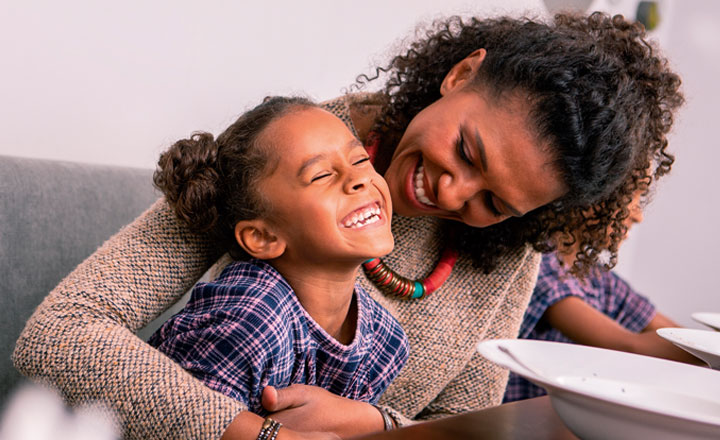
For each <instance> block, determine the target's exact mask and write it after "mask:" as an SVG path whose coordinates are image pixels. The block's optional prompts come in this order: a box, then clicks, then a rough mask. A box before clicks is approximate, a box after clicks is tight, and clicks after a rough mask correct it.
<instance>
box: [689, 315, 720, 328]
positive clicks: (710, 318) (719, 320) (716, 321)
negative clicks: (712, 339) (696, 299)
mask: <svg viewBox="0 0 720 440" xmlns="http://www.w3.org/2000/svg"><path fill="white" fill-rule="evenodd" d="M690 316H692V319H694V320H695V321H697V322H699V323H700V324H704V325H706V326H708V327H710V328H711V329H713V330H715V331H720V313H693V314H692V315H690Z"/></svg>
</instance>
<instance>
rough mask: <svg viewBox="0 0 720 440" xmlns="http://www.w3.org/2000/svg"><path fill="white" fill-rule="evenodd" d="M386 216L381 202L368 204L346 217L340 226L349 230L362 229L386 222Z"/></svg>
mask: <svg viewBox="0 0 720 440" xmlns="http://www.w3.org/2000/svg"><path fill="white" fill-rule="evenodd" d="M385 218H386V215H385V213H384V209H383V207H382V206H381V204H380V202H378V201H375V202H371V203H367V204H365V205H363V206H361V207H359V208H356V209H354V210H353V211H352V212H351V213H349V214H348V215H346V216H345V217H344V218H343V219H342V220H341V221H340V224H341V225H342V226H344V227H345V228H349V229H360V228H364V227H368V226H370V225H374V224H378V223H381V222H383V220H385Z"/></svg>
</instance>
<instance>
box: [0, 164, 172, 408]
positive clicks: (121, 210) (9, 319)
mask: <svg viewBox="0 0 720 440" xmlns="http://www.w3.org/2000/svg"><path fill="white" fill-rule="evenodd" d="M158 197H159V193H158V192H157V191H156V190H155V189H154V188H153V186H152V170H151V169H136V168H126V167H116V166H102V165H92V164H81V163H73V162H62V161H53V160H41V159H28V158H20V157H12V156H1V155H0V280H2V281H1V282H0V289H1V293H0V329H2V331H1V332H0V401H4V400H5V399H6V397H7V394H8V392H9V391H10V390H11V389H12V388H13V387H14V386H15V384H16V383H17V382H18V380H19V379H20V377H21V376H20V374H19V373H17V372H16V371H15V369H14V368H13V366H12V362H11V360H10V355H11V353H12V350H13V348H14V346H15V341H16V340H17V338H18V336H19V335H20V332H21V331H22V329H23V327H24V324H25V321H26V320H27V319H28V318H29V317H30V315H31V314H32V312H33V310H34V309H35V307H37V305H38V304H39V303H40V302H41V301H42V299H43V298H44V297H45V296H46V295H47V293H48V292H49V291H50V290H51V289H52V288H53V287H55V286H56V285H57V284H58V282H59V281H60V280H61V279H62V278H63V277H64V276H65V275H67V274H68V273H70V271H71V270H72V269H73V268H74V267H75V266H76V265H78V264H79V263H80V262H82V261H83V260H84V259H85V258H86V257H87V256H89V255H90V254H91V253H92V252H93V251H94V250H95V249H96V248H97V247H98V246H100V244H102V242H103V241H105V240H106V239H107V238H109V237H110V236H111V235H112V234H114V233H115V232H117V231H118V230H119V229H120V228H121V227H122V226H124V225H125V224H127V223H129V222H130V221H131V220H132V219H133V218H135V217H136V216H137V215H138V214H140V213H141V212H142V211H144V210H145V209H146V208H147V207H149V206H150V205H151V204H152V202H153V201H155V200H156V199H157V198H158Z"/></svg>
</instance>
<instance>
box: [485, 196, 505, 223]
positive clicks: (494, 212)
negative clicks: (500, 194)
mask: <svg viewBox="0 0 720 440" xmlns="http://www.w3.org/2000/svg"><path fill="white" fill-rule="evenodd" d="M485 205H486V206H487V208H488V210H489V211H490V213H492V215H494V216H495V217H502V215H503V213H502V212H500V210H499V209H497V206H495V201H494V200H493V195H492V193H491V192H489V191H488V192H486V193H485Z"/></svg>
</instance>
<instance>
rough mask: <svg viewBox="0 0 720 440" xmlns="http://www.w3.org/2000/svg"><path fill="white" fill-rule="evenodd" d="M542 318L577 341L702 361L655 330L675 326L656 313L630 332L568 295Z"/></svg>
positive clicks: (695, 362) (666, 357)
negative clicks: (637, 329)
mask: <svg viewBox="0 0 720 440" xmlns="http://www.w3.org/2000/svg"><path fill="white" fill-rule="evenodd" d="M543 319H544V320H546V322H547V323H548V324H549V325H550V326H551V327H554V328H556V329H557V330H559V331H561V332H562V333H563V334H564V335H565V336H567V337H568V338H570V339H572V340H573V341H575V342H577V343H578V344H583V345H590V346H593V347H600V348H609V349H613V350H620V351H626V352H630V353H638V354H644V355H648V356H655V357H661V358H665V359H671V360H675V361H680V362H687V363H691V364H697V365H699V364H701V363H702V362H701V361H700V360H699V359H698V358H696V357H695V356H693V355H691V354H690V353H688V352H686V351H685V350H683V349H681V348H679V347H676V346H675V345H674V344H672V343H671V342H669V341H666V340H665V339H663V338H661V337H660V336H658V335H657V334H656V333H655V329H657V328H662V327H666V326H669V327H677V324H675V323H674V322H672V321H671V320H670V319H668V318H666V317H665V316H663V315H661V314H659V313H658V314H656V316H655V317H654V318H653V319H652V320H651V321H650V324H649V325H648V326H647V327H646V328H645V329H644V330H643V331H642V332H640V333H634V332H631V331H630V330H627V329H626V328H625V327H623V326H621V325H620V324H618V323H617V322H615V321H614V320H613V319H611V318H610V317H608V316H607V315H605V314H603V313H602V312H600V311H599V310H597V309H595V308H594V307H592V306H591V305H589V304H587V303H586V302H585V301H583V300H582V299H581V298H579V297H576V296H569V297H566V298H563V299H561V300H559V301H558V302H556V303H555V304H553V305H552V306H550V307H549V308H548V309H547V310H546V311H545V314H544V315H543Z"/></svg>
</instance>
